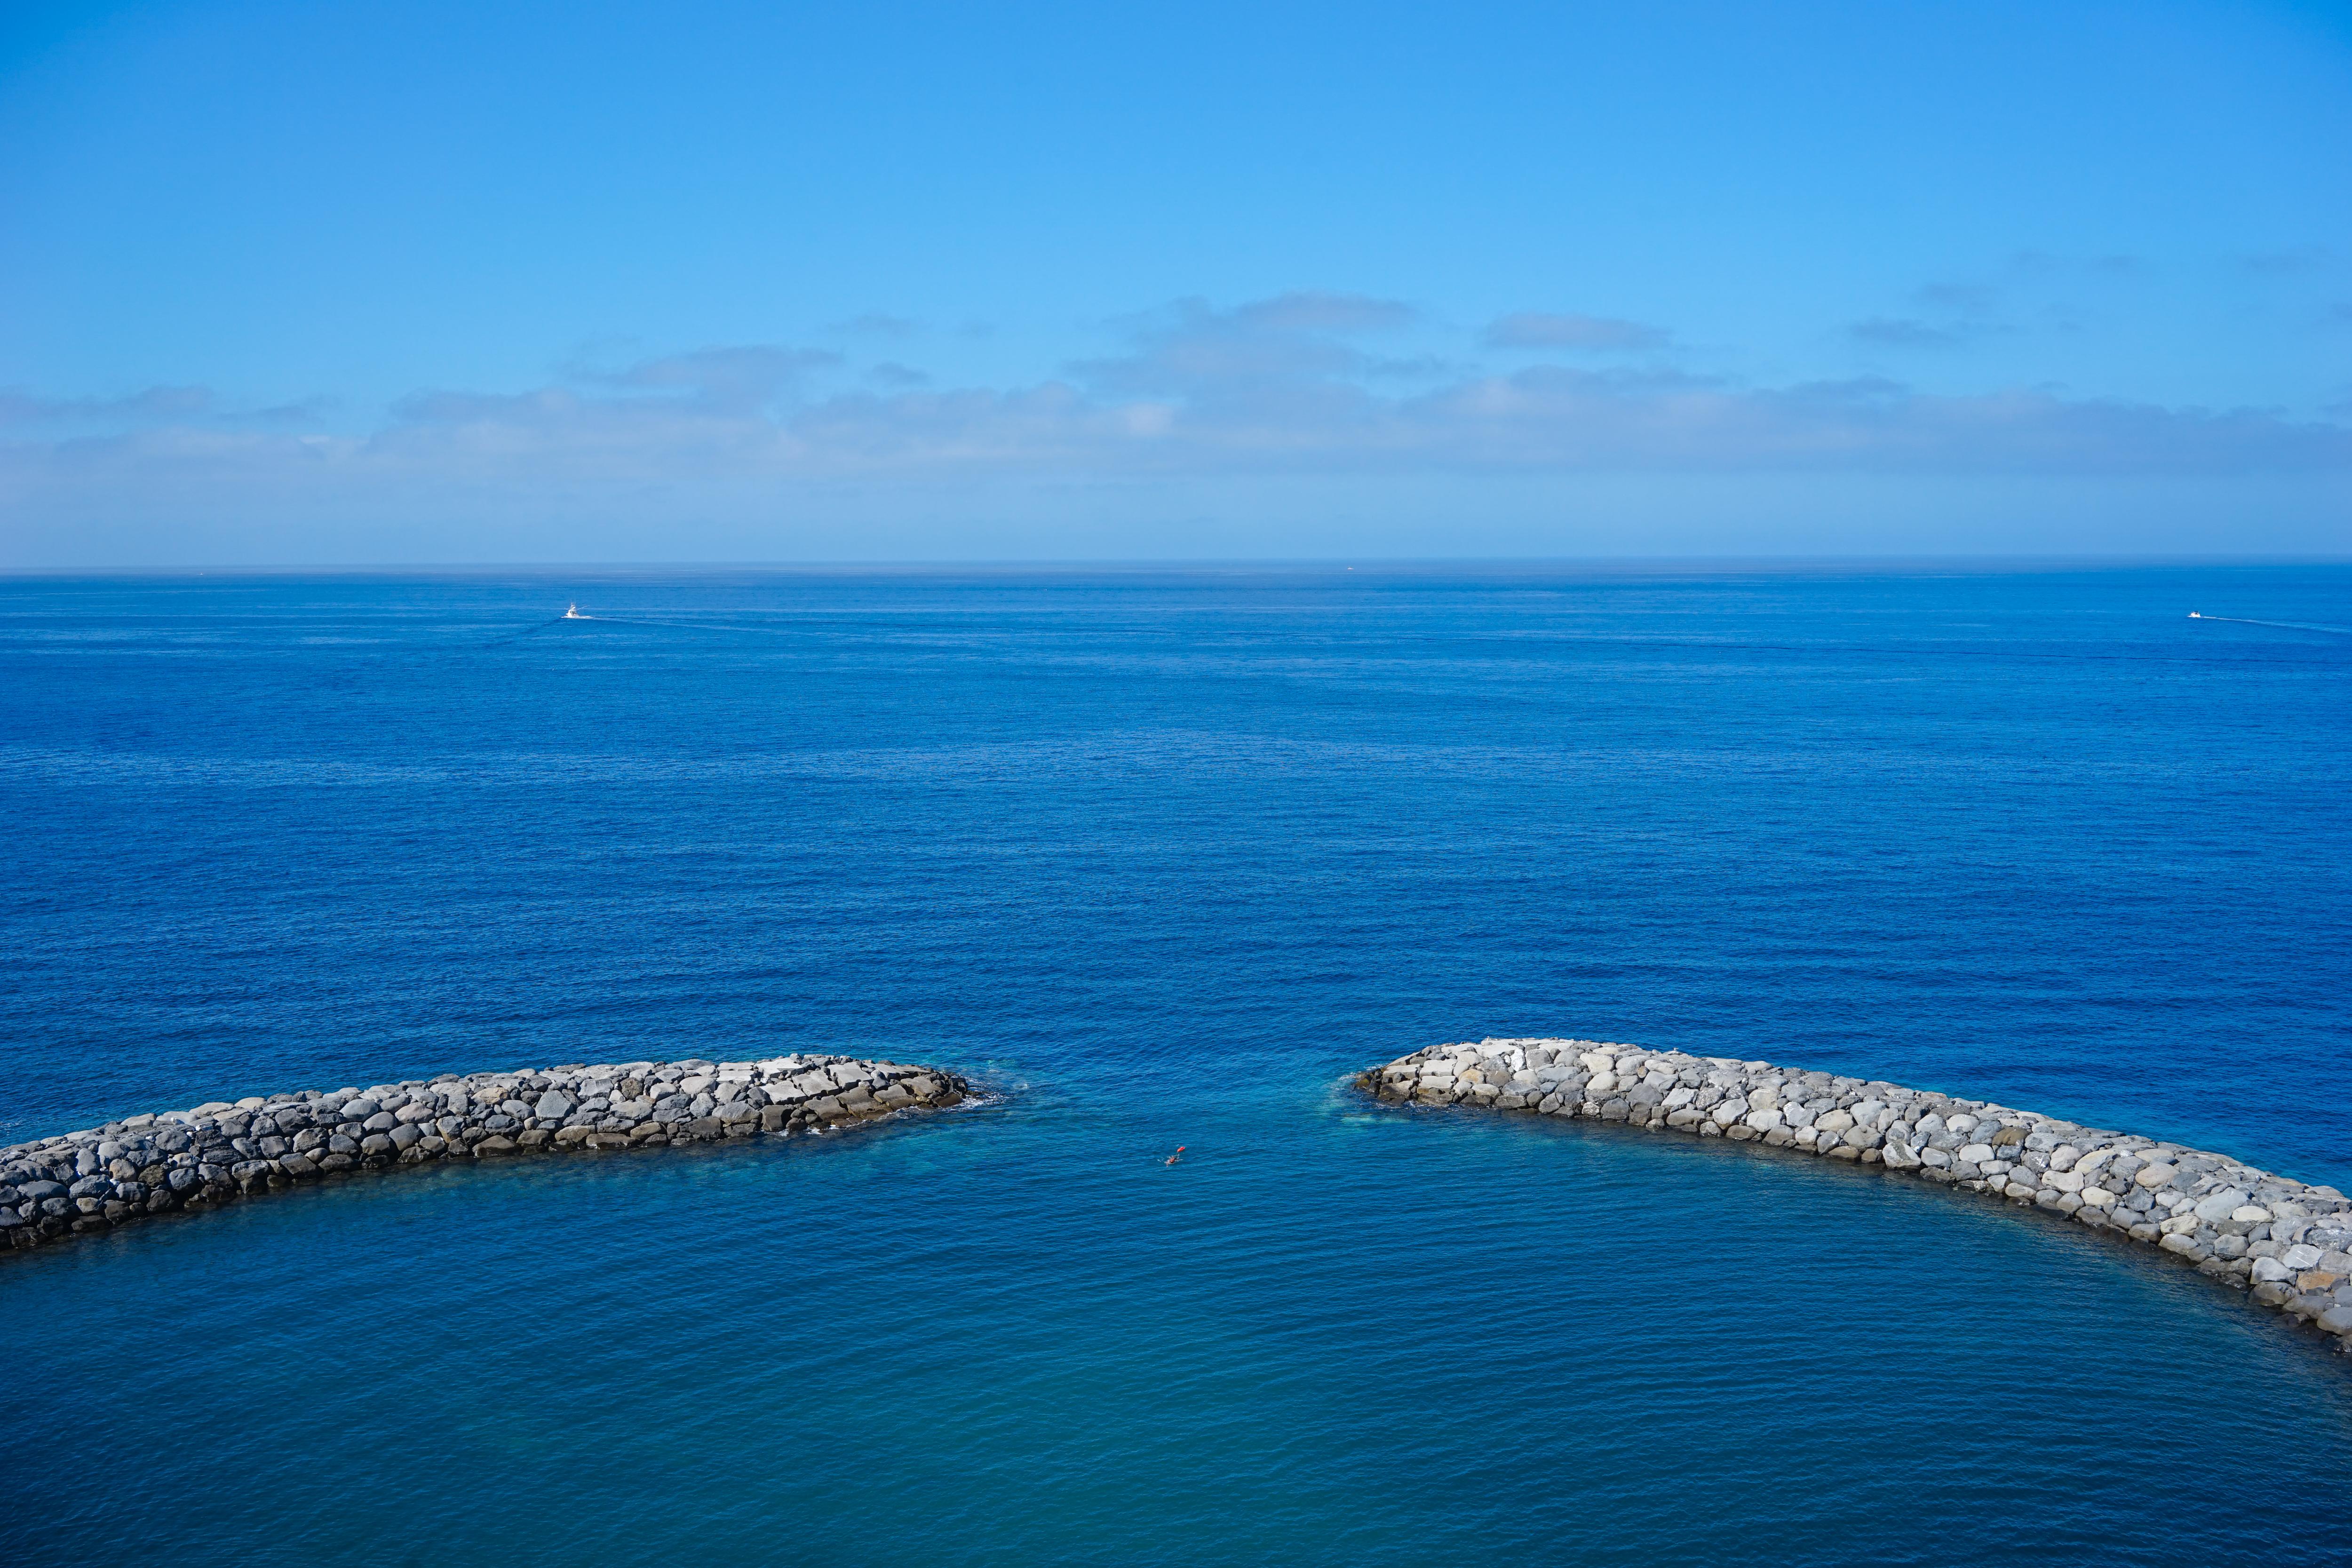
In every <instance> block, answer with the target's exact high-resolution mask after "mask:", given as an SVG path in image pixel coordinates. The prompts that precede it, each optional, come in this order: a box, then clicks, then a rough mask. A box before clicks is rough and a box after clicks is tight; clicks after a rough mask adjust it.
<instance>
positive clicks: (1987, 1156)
mask: <svg viewBox="0 0 2352 1568" xmlns="http://www.w3.org/2000/svg"><path fill="white" fill-rule="evenodd" d="M1960 1158H1961V1159H1963V1160H1966V1161H1967V1162H1969V1163H1970V1164H1972V1165H1983V1164H1990V1163H1991V1161H1992V1145H1991V1144H1990V1143H1969V1144H1965V1145H1963V1146H1962V1147H1961V1149H1960Z"/></svg>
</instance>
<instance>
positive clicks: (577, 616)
mask: <svg viewBox="0 0 2352 1568" xmlns="http://www.w3.org/2000/svg"><path fill="white" fill-rule="evenodd" d="M563 618H564V619H565V620H567V621H584V620H586V619H587V618H588V617H587V616H583V615H582V614H581V613H580V606H579V605H572V607H571V608H569V609H567V610H565V611H564V612H563Z"/></svg>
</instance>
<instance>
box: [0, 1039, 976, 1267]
mask: <svg viewBox="0 0 2352 1568" xmlns="http://www.w3.org/2000/svg"><path fill="white" fill-rule="evenodd" d="M970 1094H971V1085H970V1084H969V1083H967V1082H966V1081H965V1080H964V1079H961V1078H958V1077H957V1076H956V1075H955V1074H953V1073H950V1072H942V1071H940V1070H939V1069H938V1068H921V1067H908V1066H905V1065H903V1064H900V1063H898V1062H877V1061H866V1060H864V1059H862V1058H856V1057H833V1056H807V1055H793V1056H784V1057H775V1058H770V1059H768V1060H766V1061H757V1062H707V1061H699V1060H695V1061H678V1062H653V1061H644V1062H623V1063H618V1064H614V1065H606V1066H596V1067H584V1066H580V1065H577V1064H574V1065H572V1066H569V1067H554V1068H535V1069H530V1070H525V1071H520V1072H484V1073H473V1074H469V1075H467V1076H464V1077H459V1076H457V1075H456V1074H449V1075H446V1076H444V1077H441V1078H436V1079H429V1080H425V1079H411V1080H408V1081H406V1082H403V1083H385V1084H378V1085H376V1086H375V1087H374V1088H373V1089H329V1090H324V1091H321V1090H316V1089H313V1090H310V1091H308V1092H305V1093H300V1094H273V1095H253V1096H250V1097H248V1098H247V1099H244V1100H237V1101H236V1102H235V1103H234V1104H232V1103H230V1102H228V1101H226V1100H215V1101H213V1102H211V1103H210V1104H206V1105H199V1106H197V1107H195V1108H194V1110H167V1111H162V1112H159V1113H157V1114H154V1115H152V1116H131V1117H125V1118H124V1119H123V1120H122V1121H110V1122H108V1123H107V1124H106V1125H105V1126H103V1127H95V1128H91V1129H89V1130H88V1131H80V1132H68V1133H65V1134H62V1135H61V1136H58V1137H56V1138H44V1139H41V1140H38V1141H37V1142H30V1143H18V1144H16V1145H13V1146H12V1147H9V1148H6V1149H0V1241H5V1244H6V1245H7V1246H8V1247H36V1246H38V1245H40V1244H41V1243H43V1242H46V1241H52V1240H56V1239H58V1238H60V1237H68V1236H71V1235H74V1234H76V1233H77V1232H86V1231H92V1230H105V1229H110V1228H111V1227H113V1226H118V1225H125V1224H128V1223H130V1222H131V1221H132V1220H137V1219H143V1218H145V1217H146V1216H148V1215H159V1214H169V1213H171V1212H173V1211H174V1210H179V1209H193V1208H201V1207H203V1206H205V1205H212V1204H220V1203H226V1202H227V1201H229V1200H231V1199H234V1198H238V1197H242V1196H247V1195H251V1194H261V1193H267V1192H273V1191H278V1190H282V1189H286V1188H290V1187H293V1186H296V1185H298V1184H301V1183H304V1182H310V1181H315V1180H317V1179H319V1178H320V1177H322V1176H325V1175H328V1174H329V1173H334V1172H340V1171H352V1170H362V1169H367V1168H371V1167H381V1168H385V1169H396V1168H398V1167H400V1166H404V1165H424V1164H429V1163H434V1162H436V1161H442V1160H460V1159H471V1160H490V1159H497V1158H499V1157H501V1156H507V1155H522V1154H532V1153H552V1152H568V1151H593V1150H602V1149H635V1148H646V1147H649V1146H655V1145H667V1144H671V1143H692V1142H717V1141H719V1140H721V1139H728V1138H749V1137H753V1136H766V1137H772V1138H774V1137H792V1136H794V1135H797V1134H806V1133H814V1132H823V1131H830V1130H833V1129H835V1128H843V1127H848V1126H852V1125H855V1124H856V1123H858V1122H863V1121H874V1120H877V1119H879V1118H882V1117H887V1116H891V1115H894V1114H897V1113H898V1112H901V1111H911V1110H922V1109H934V1110H936V1109H944V1108H945V1107H948V1106H951V1105H955V1104H958V1103H960V1102H961V1101H962V1100H964V1099H965V1098H966V1097H967V1096H969V1095H970Z"/></svg>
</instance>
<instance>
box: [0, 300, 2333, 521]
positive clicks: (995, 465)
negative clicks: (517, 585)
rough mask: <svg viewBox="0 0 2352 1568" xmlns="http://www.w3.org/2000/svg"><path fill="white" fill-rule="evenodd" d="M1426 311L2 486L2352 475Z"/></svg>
mask: <svg viewBox="0 0 2352 1568" xmlns="http://www.w3.org/2000/svg"><path fill="white" fill-rule="evenodd" d="M1414 320H1415V319H1414V318H1413V317H1412V314H1411V313H1410V312H1409V311H1408V310H1405V309H1404V308H1403V307H1401V306H1396V305H1394V304H1393V303H1392V302H1384V301H1368V300H1353V299H1351V298H1350V297H1347V296H1334V295H1292V296H1285V297H1283V298H1282V299H1279V300H1267V301H1263V302H1260V303H1259V304H1255V305H1247V306H1243V307H1240V308H1238V309H1234V310H1215V309H1212V308H1210V307H1208V306H1206V305H1203V304H1201V303H1199V302H1197V301H1195V302H1188V303H1184V304H1180V305H1178V306H1175V307H1171V309H1170V310H1165V311H1161V312H1158V313H1155V314H1154V315H1153V316H1151V317H1149V318H1145V319H1143V320H1141V321H1138V322H1135V323H1131V325H1130V329H1129V341H1128V343H1127V344H1126V352H1124V353H1120V354H1118V355H1114V356H1110V357H1108V358H1105V359H1102V360H1097V361H1092V362H1087V363H1085V364H1082V365H1079V366H1076V367H1073V368H1072V372H1071V374H1069V375H1068V376H1067V377H1066V378H1062V379H1054V380H1047V381H1044V382H1039V383H1035V384H1028V385H1017V386H1009V387H964V388H953V389H932V388H929V387H927V386H916V385H907V384H896V385H894V384H890V381H891V378H890V377H889V376H888V375H887V374H884V375H882V376H881V378H880V379H881V380H882V382H883V383H884V384H882V385H881V386H879V387H877V389H874V390H865V391H854V390H839V391H835V392H832V393H828V394H824V395H814V394H812V393H811V392H810V390H809V389H808V386H807V384H806V378H807V376H808V375H809V374H812V373H814V372H816V371H821V370H825V369H830V368H832V365H833V363H834V362H833V361H832V359H831V358H830V357H829V356H826V355H824V354H821V353H814V351H807V350H795V349H780V348H776V347H774V346H772V345H746V346H743V347H740V348H716V349H704V350H698V351H696V352H694V353H686V354H677V355H668V356H662V357H658V358H652V359H646V360H642V361H639V362H637V363H634V364H631V365H628V366H625V367H624V368H622V369H620V370H617V371H611V372H600V373H594V374H585V373H583V374H576V375H573V376H572V377H570V378H568V379H567V380H566V381H565V382H564V383H562V384H552V385H548V386H543V387H539V388H534V389H530V390H528V391H525V392H520V393H499V394H481V393H470V392H462V391H441V392H433V393H426V394H422V395H418V396H415V397H413V398H410V399H408V400H406V401H405V402H404V403H403V404H401V405H399V406H398V408H397V409H396V410H395V411H394V416H393V417H392V418H391V419H390V420H389V421H388V422H386V423H384V424H383V426H381V427H380V428H378V429H376V430H374V431H373V433H370V434H366V435H357V436H353V435H338V434H320V433H315V432H314V433H309V434H298V433H295V432H292V431H286V430H277V429H264V428H254V427H250V426H239V425H236V424H234V423H230V422H226V421H222V420H217V419H215V420H210V421H207V420H205V419H201V418H182V419H170V418H166V419H163V420H162V421H160V422H154V421H151V422H148V423H144V424H134V425H133V426H131V427H130V428H120V429H116V430H112V431H109V432H105V433H101V434H94V435H84V436H80V437H70V438H67V437H55V436H50V437H42V438H34V437H33V435H32V433H31V432H28V434H27V436H26V437H22V438H17V439H12V440H0V503H6V507H7V509H8V510H12V511H13V512H14V514H15V515H16V516H18V517H20V518H21V517H31V516H35V515H48V514H52V513H53V514H56V515H93V514H96V513H100V512H104V513H106V514H108V515H123V514H138V515H152V516H157V517H168V516H170V515H172V514H173V511H174V510H175V509H179V508H183V507H185V506H191V505H195V504H199V501H201V502H202V503H203V504H209V505H214V506H215V507H216V508H218V509H220V510H232V509H250V510H253V511H255V512H257V513H259V512H267V511H269V510H272V509H277V510H285V511H299V513H301V514H302V515H304V516H306V517H313V518H323V519H331V518H333V517H335V516H337V515H338V514H339V513H350V514H353V515H356V514H357V513H359V512H361V511H362V510H365V509H368V508H376V509H381V508H382V507H383V505H385V504H387V501H386V498H398V500H399V501H400V503H401V504H402V505H403V506H404V507H407V508H410V509H412V510H415V512H417V513H419V514H421V515H434V514H436V512H437V513H442V514H448V515H457V514H459V513H461V512H463V511H464V510H466V509H468V508H472V509H477V510H478V509H482V508H485V507H490V506H494V505H496V504H499V500H500V498H528V499H529V500H530V501H531V502H532V503H534V504H548V503H550V501H551V499H552V500H562V502H563V503H564V504H566V505H572V504H578V505H581V506H607V507H609V506H613V505H618V504H622V503H624V502H625V503H626V504H627V505H629V506H631V507H637V508H642V507H652V508H656V509H657V510H658V509H671V510H675V509H677V508H692V509H698V511H699V512H700V513H702V514H706V515H713V516H716V515H721V514H726V515H757V514H759V513H760V510H761V508H762V507H765V506H772V505H773V504H775V503H776V502H777V500H779V499H780V498H783V497H787V496H790V495H792V494H794V493H795V492H796V491H797V490H799V489H803V488H805V487H810V486H820V487H822V486H832V485H839V484H843V483H849V484H854V485H858V486H862V487H868V488H871V487H877V486H879V487H889V486H917V487H920V486H939V485H948V486H954V485H961V484H963V483H966V482H970V481H976V480H983V479H984V480H992V481H993V480H998V479H1012V480H1015V481H1035V482H1040V483H1047V484H1053V483H1062V482H1067V481H1100V480H1112V481H1120V480H1138V479H1143V480H1171V479H1173V480H1216V479H1227V478H1233V477H1249V476H1283V477H1301V478H1318V477H1319V478H1354V479H1381V478H1386V477H1391V476H1457V477H1475V476H1482V475H1483V476H1528V475H1567V474H1587V475H1601V474H1660V475H1666V474H1690V475H1736V474H1766V473H1782V474H1849V475H1914V476H1958V475H1979V476H1983V475H2023V474H2034V475H2099V476H2138V477H2157V476H2217V475H2243V474H2254V473H2269V474H2297V473H2300V474H2312V473H2323V472H2324V473H2330V474H2336V475H2343V474H2347V473H2352V428H2347V426H2345V425H2342V424H2336V423H2328V422H2326V421H2314V420H2306V419H2296V418H2291V417H2288V416H2285V415H2284V414H2282V413H2280V412H2278V411H2275V410H2265V409H2254V408H2241V409H2203V408H2182V407H2168V406H2164V405H2156V404H2151V403H2145V402H2130V401H2125V400H2118V399H2100V398H2083V397H2074V396H2069V395H2064V394H2063V393H2061V392H2057V391H2053V390H2047V389H2032V390H2016V391H2008V392H2000V393H1992V394H1971V395H1950V394H1937V393H1933V392H1927V391H1922V390H1919V389H1917V388H1915V387H1912V386H1909V385H1906V384H1902V383H1899V382H1895V381H1892V380H1886V379H1863V380H1853V381H1844V382H1811V383H1802V384H1788V385H1779V386H1758V385H1751V384H1742V383H1739V382H1736V381H1731V380H1727V379H1723V378H1717V377H1709V376H1704V375H1697V374H1688V373H1685V372H1677V371H1669V370H1659V369H1652V370H1646V371H1640V372H1635V371H1631V370H1618V371H1608V370H1595V369H1592V368H1590V367H1583V366H1577V365H1572V364H1565V363H1535V364H1530V365H1528V366H1525V367H1524V368H1521V369H1519V370H1517V371H1515V372H1513V373H1511V374H1500V375H1496V374H1461V373H1458V372H1457V373H1450V374H1436V375H1433V376H1431V375H1425V376H1423V378H1422V379H1420V380H1419V381H1417V382H1416V381H1400V380H1397V379H1394V378H1391V377H1387V376H1384V375H1383V374H1381V367H1382V366H1383V365H1385V364H1391V363H1397V362H1389V361H1382V360H1380V359H1376V358H1373V357H1371V356H1369V355H1367V354H1366V353H1364V352H1363V351H1362V350H1360V348H1358V347H1357V346H1355V344H1354V343H1352V342H1349V341H1348V340H1349V338H1350V337H1352V336H1355V335H1359V334H1363V333H1368V332H1375V331H1388V330H1392V329H1396V328H1401V327H1405V326H1409V325H1412V324H1413V322H1414ZM869 374H872V373H869ZM27 401H31V402H36V403H37V402H38V401H39V400H29V399H28V400H27ZM40 406H44V407H49V406H64V405H60V404H58V403H56V402H55V401H54V400H52V401H51V402H48V403H42V404H40Z"/></svg>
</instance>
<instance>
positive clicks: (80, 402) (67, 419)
mask: <svg viewBox="0 0 2352 1568" xmlns="http://www.w3.org/2000/svg"><path fill="white" fill-rule="evenodd" d="M213 405H214V395H213V391H212V389H211V388H210V387H206V386H151V387H148V388H146V389H145V390H143V391H141V392H134V393H132V394H131V395H129V396H127V397H37V396H35V395H32V394H31V393H27V392H0V424H6V425H56V424H68V423H72V424H81V423H91V424H112V423H124V422H132V423H135V422H140V421H154V420H163V419H180V418H188V417H191V416H196V415H200V414H205V413H209V412H211V410H212V408H213Z"/></svg>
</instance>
